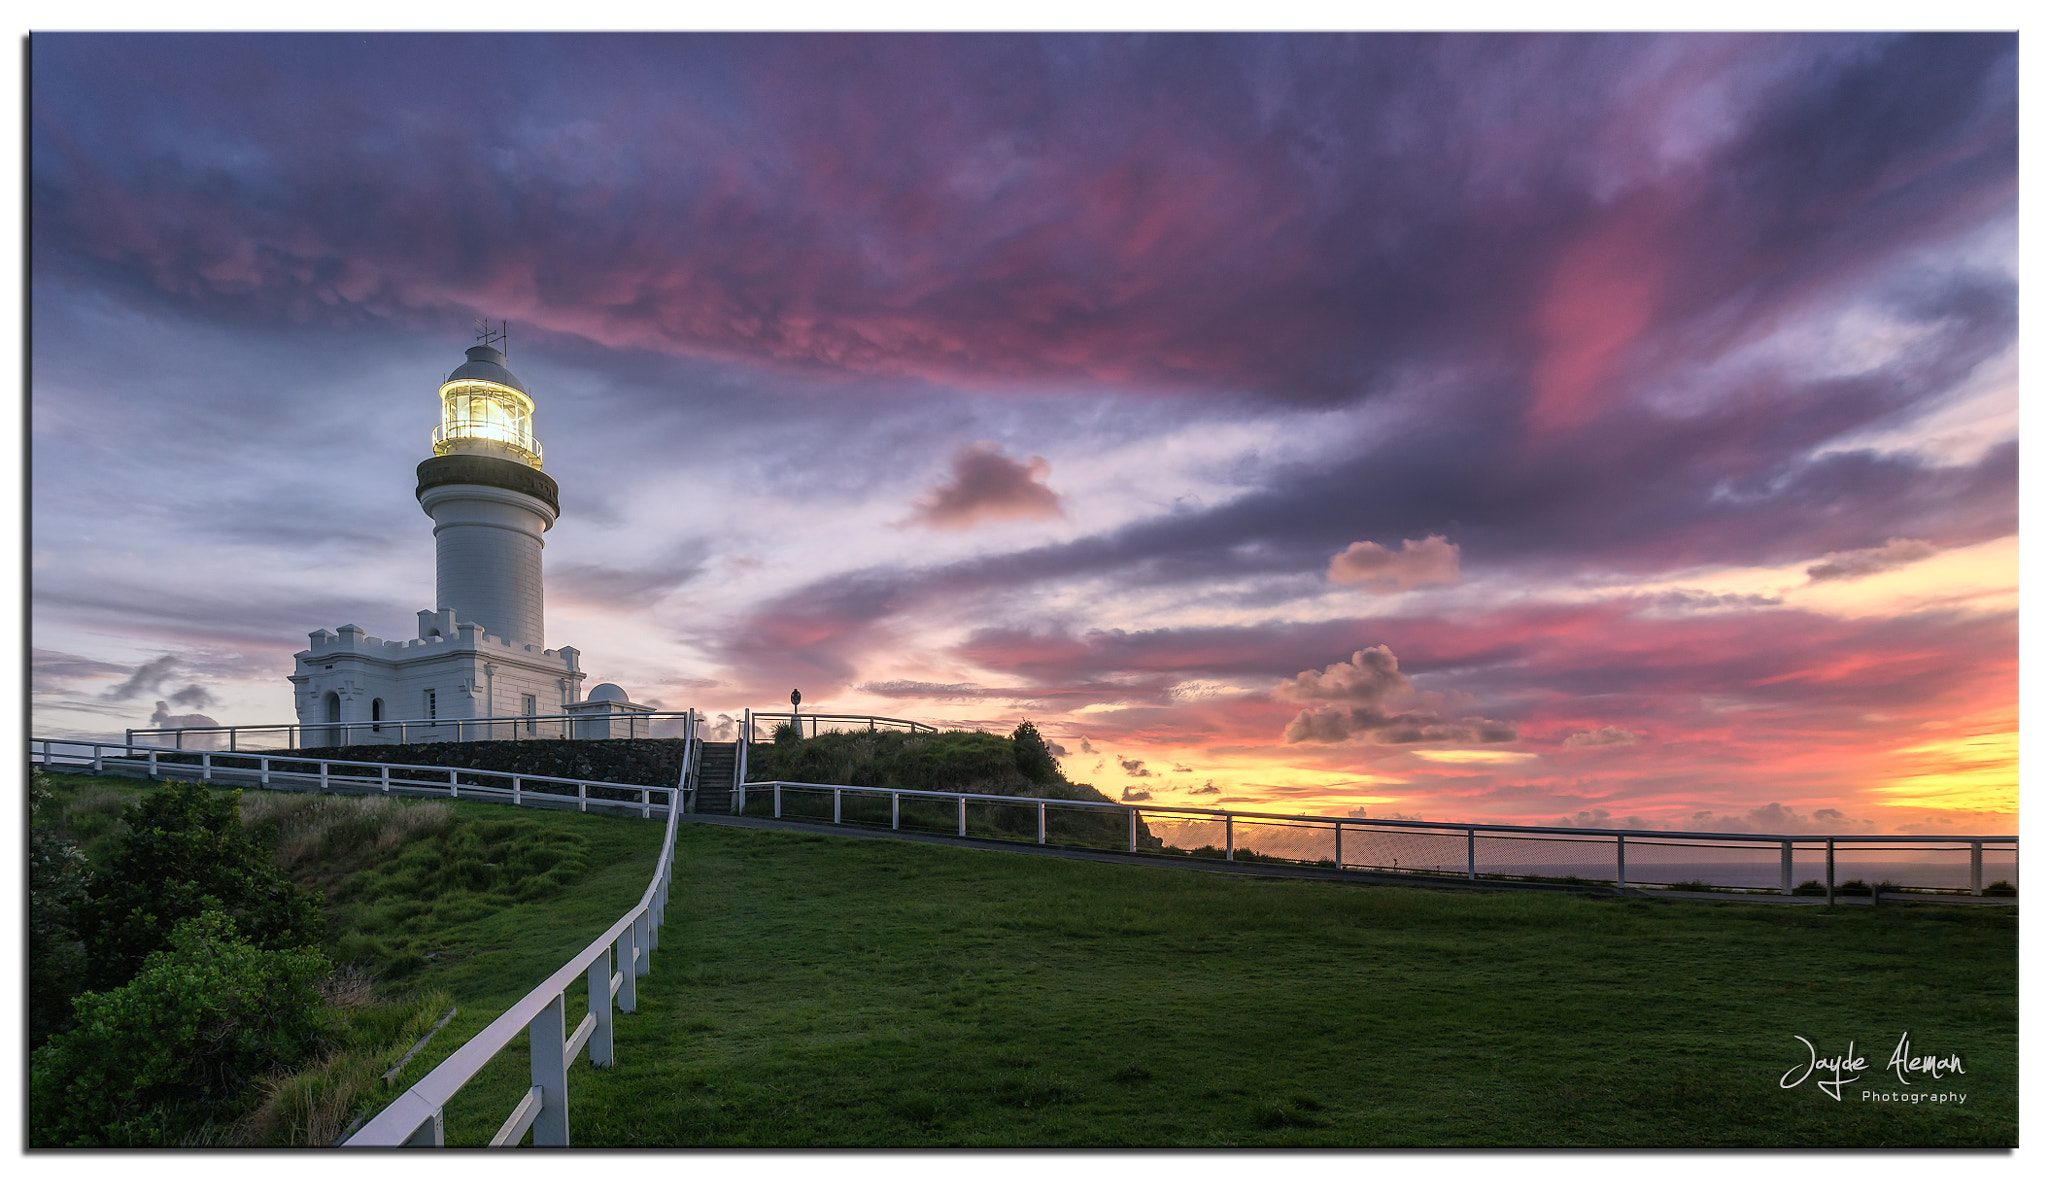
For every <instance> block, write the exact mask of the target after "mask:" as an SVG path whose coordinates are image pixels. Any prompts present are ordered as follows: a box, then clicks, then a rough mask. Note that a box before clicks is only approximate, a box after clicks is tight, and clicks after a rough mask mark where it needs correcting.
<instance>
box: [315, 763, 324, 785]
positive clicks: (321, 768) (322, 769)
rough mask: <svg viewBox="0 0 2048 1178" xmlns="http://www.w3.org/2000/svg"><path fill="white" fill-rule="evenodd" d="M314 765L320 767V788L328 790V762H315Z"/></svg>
mask: <svg viewBox="0 0 2048 1178" xmlns="http://www.w3.org/2000/svg"><path fill="white" fill-rule="evenodd" d="M314 764H316V765H318V766H320V788H321V789H326V788H327V762H325V761H315V762H314Z"/></svg>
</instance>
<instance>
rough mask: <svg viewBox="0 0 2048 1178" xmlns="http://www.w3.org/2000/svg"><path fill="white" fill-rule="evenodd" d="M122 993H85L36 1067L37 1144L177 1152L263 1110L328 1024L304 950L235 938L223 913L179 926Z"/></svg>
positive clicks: (315, 972)
mask: <svg viewBox="0 0 2048 1178" xmlns="http://www.w3.org/2000/svg"><path fill="white" fill-rule="evenodd" d="M169 942H170V943H169V947H168V948H167V949H164V950H160V951H158V952H154V953H151V954H150V955H149V956H148V957H147V958H146V959H145V961H144V963H143V966H142V969H141V971H140V972H138V973H137V974H136V975H135V977H134V979H133V980H132V981H130V982H128V983H127V984H126V985H123V986H120V987H119V988H116V989H112V990H108V991H105V992H101V993H89V994H81V995H79V996H78V998H77V999H76V1001H75V1003H74V1006H75V1008H76V1011H77V1026H76V1027H75V1028H74V1029H73V1030H70V1031H67V1032H64V1033H63V1034H60V1035H56V1036H53V1037H52V1038H51V1040H50V1042H49V1043H48V1044H47V1045H45V1046H44V1047H42V1048H40V1049H38V1050H37V1051H36V1053H35V1055H34V1056H33V1059H32V1063H31V1066H30V1080H29V1082H30V1140H31V1143H32V1144H34V1145H37V1146H136V1145H148V1146H170V1145H178V1144H180V1143H181V1142H183V1141H185V1140H186V1139H187V1138H189V1137H190V1136H191V1135H192V1134H194V1133H195V1132H199V1131H201V1130H203V1129H204V1128H205V1127H206V1126H208V1125H216V1124H224V1123H225V1122H227V1121H228V1120H231V1119H232V1118H234V1117H235V1116H238V1115H239V1114H241V1113H242V1112H244V1111H246V1110H247V1108H248V1107H249V1106H250V1105H251V1104H253V1103H254V1100H255V1098H256V1096H257V1095H258V1088H257V1081H258V1080H260V1079H262V1078H263V1077H265V1076H268V1075H271V1074H272V1073H273V1072H276V1071H278V1070H281V1069H285V1068H290V1067H293V1066H295V1065H297V1064H299V1063H301V1062H303V1061H305V1060H306V1059H308V1058H311V1057H312V1055H313V1054H314V1052H315V1051H316V1050H317V1049H318V1048H319V1046H320V1044H321V1040H322V1038H323V1036H324V1035H325V1034H326V1033H327V1031H328V1030H329V1028H330V1020H329V1017H328V1014H327V1010H326V1007H325V1005H324V1003H323V1002H322V1000H321V997H320V992H319V989H318V987H317V983H318V981H319V979H320V978H321V977H322V976H324V975H325V974H326V973H327V971H328V968H329V966H328V963H327V961H326V959H325V958H323V957H321V956H320V954H319V952H318V951H317V950H314V949H311V948H305V947H299V948H292V949H284V950H265V949H259V948H257V947H255V946H254V945H251V944H249V943H247V942H246V941H242V940H240V939H238V937H237V934H236V929H235V923H234V920H233V919H232V918H231V917H230V916H228V914H227V913H226V912H225V911H223V910H222V909H221V908H220V907H218V906H215V905H209V906H208V907H207V908H206V910H205V911H203V912H202V913H200V914H198V915H196V916H193V917H191V918H188V919H186V920H182V921H180V922H178V924H177V925H176V926H175V927H174V928H173V929H172V931H171V934H170V938H169Z"/></svg>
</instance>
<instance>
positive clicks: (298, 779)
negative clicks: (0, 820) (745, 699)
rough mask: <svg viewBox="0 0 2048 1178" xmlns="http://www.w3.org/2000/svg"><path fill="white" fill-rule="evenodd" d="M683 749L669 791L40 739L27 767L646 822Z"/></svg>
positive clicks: (697, 746) (666, 795)
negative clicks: (622, 814)
mask: <svg viewBox="0 0 2048 1178" xmlns="http://www.w3.org/2000/svg"><path fill="white" fill-rule="evenodd" d="M685 741H686V744H685V747H684V753H683V767H682V771H681V773H679V774H678V778H677V782H676V784H675V785H674V786H662V785H627V784H623V783H620V782H616V781H593V780H589V779H585V778H575V777H551V776H548V775H546V774H542V773H518V772H513V771H511V770H504V769H472V768H469V767H467V766H448V765H406V764H389V763H384V762H378V761H349V760H343V759H340V758H335V757H313V756H308V755H306V754H305V753H303V752H299V753H285V754H279V753H259V752H246V753H225V752H211V751H206V750H191V749H188V750H186V751H184V752H179V751H177V750H175V749H162V748H157V747H155V746H153V745H131V744H113V743H108V742H98V743H95V742H93V741H84V740H58V739H45V738H42V737H37V738H34V739H31V740H30V741H29V761H30V763H32V764H37V765H41V766H43V767H44V768H47V769H54V770H59V771H61V770H65V769H83V770H85V771H86V772H89V773H93V774H100V773H106V772H116V773H123V774H130V775H141V776H146V777H150V778H158V777H177V778H191V779H193V780H197V781H205V782H223V783H235V782H240V783H253V784H255V785H257V786H258V787H260V788H264V789H268V788H271V787H273V786H275V785H285V784H292V783H298V784H304V785H311V786H316V787H317V788H319V789H322V790H329V789H351V788H353V789H360V790H364V791H370V790H374V791H376V792H379V793H386V794H399V795H403V796H433V797H450V798H470V799H473V800H484V801H509V802H511V803H512V804H513V805H515V806H522V805H530V806H567V805H568V803H569V802H570V801H571V800H573V801H574V802H575V803H576V808H577V809H578V810H581V811H586V812H587V811H588V810H590V809H591V807H593V806H595V807H597V808H599V809H609V810H617V809H636V810H638V811H639V812H640V816H641V817H642V818H648V817H652V816H653V812H654V810H656V809H660V808H669V807H672V806H673V804H674V802H675V800H676V798H677V797H678V795H680V794H682V793H683V792H684V791H686V790H687V789H688V788H690V787H691V786H692V785H693V784H694V782H693V781H692V778H693V777H694V774H695V772H696V768H697V766H698V764H699V763H700V762H701V760H702V744H703V742H702V741H699V740H697V739H696V738H695V736H694V735H691V736H688V737H685ZM482 780H498V781H503V782H505V783H506V784H505V785H502V786H494V785H485V784H481V781H482ZM621 795H629V796H621Z"/></svg>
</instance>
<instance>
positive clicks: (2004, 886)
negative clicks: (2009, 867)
mask: <svg viewBox="0 0 2048 1178" xmlns="http://www.w3.org/2000/svg"><path fill="white" fill-rule="evenodd" d="M1984 894H1985V895H1987V896H2017V895H2019V894H2020V890H2019V889H2018V888H2016V887H2014V886H2012V882H2011V881H2010V880H2003V879H2001V880H1998V881H1996V882H1994V883H1988V884H1985V885H1984Z"/></svg>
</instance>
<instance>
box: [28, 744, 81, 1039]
mask: <svg viewBox="0 0 2048 1178" xmlns="http://www.w3.org/2000/svg"><path fill="white" fill-rule="evenodd" d="M51 801H52V798H51V793H50V788H49V781H48V779H47V778H45V777H44V776H43V771H42V770H40V769H38V770H36V771H35V773H34V775H33V776H32V777H31V778H30V779H29V809H30V815H31V817H30V822H29V842H28V995H29V998H28V1009H29V1043H30V1045H31V1046H33V1045H35V1044H38V1043H41V1042H42V1041H43V1040H44V1039H46V1038H48V1037H49V1036H50V1035H51V1034H52V1033H54V1032H56V1031H60V1030H63V1029H64V1028H65V1027H66V1026H68V1025H69V1024H70V1021H71V1020H70V1012H71V996H72V995H73V994H76V993H78V992H79V991H80V990H82V989H84V987H85V947H84V945H83V944H81V943H80V941H79V936H78V918H77V911H78V908H79V906H80V905H81V904H83V903H84V902H85V889H86V884H87V883H88V882H89V881H90V879H91V877H92V873H91V871H90V869H88V868H87V866H86V861H85V855H84V854H83V853H82V852H80V851H79V849H78V845H77V844H76V843H74V842H72V841H71V840H70V839H62V838H58V837H57V836H56V834H55V833H54V832H53V830H52V828H51V825H50V824H51V822H52V821H53V820H54V817H55V816H54V815H53V813H52V811H53V810H54V809H55V807H53V806H52V805H51Z"/></svg>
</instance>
